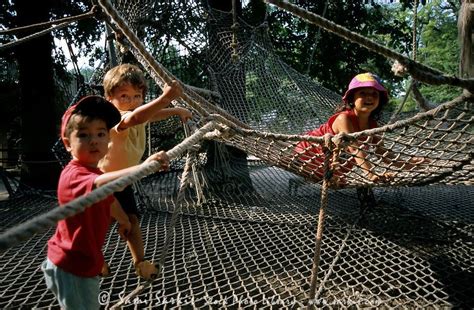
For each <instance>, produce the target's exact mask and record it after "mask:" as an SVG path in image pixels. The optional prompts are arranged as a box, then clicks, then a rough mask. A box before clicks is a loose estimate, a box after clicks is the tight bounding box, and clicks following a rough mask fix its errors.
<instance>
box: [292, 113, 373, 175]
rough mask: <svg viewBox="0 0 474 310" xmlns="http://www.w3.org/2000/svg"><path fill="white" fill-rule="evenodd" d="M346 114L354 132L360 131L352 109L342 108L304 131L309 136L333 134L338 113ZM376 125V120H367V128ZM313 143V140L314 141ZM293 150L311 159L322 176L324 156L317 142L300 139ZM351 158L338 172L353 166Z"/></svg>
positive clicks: (302, 158) (302, 157)
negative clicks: (322, 121) (319, 123)
mask: <svg viewBox="0 0 474 310" xmlns="http://www.w3.org/2000/svg"><path fill="white" fill-rule="evenodd" d="M343 113H344V114H347V116H348V117H349V119H350V121H351V123H352V127H353V128H354V132H357V131H360V127H359V122H358V119H357V115H355V114H354V111H353V110H344V111H342V112H339V113H336V114H334V115H332V116H331V117H330V118H329V119H328V121H327V122H326V123H324V124H322V125H321V126H319V127H318V128H316V129H314V130H311V131H308V132H306V133H305V135H309V136H316V137H322V136H324V135H325V134H327V133H329V134H331V135H335V133H334V130H332V125H333V124H334V121H335V120H336V118H337V117H338V116H339V115H340V114H343ZM376 127H378V125H377V122H376V121H374V120H372V119H371V120H369V128H370V129H371V128H376ZM314 143H315V142H314ZM295 152H297V153H299V154H301V155H300V156H299V158H300V159H301V160H309V159H311V162H312V165H313V169H317V170H320V171H316V173H317V174H318V175H319V176H320V177H322V169H323V166H322V165H323V161H324V156H323V150H322V148H321V147H320V146H319V145H318V144H316V143H315V144H313V143H312V142H309V141H301V142H299V143H298V144H297V145H296V147H295ZM352 162H353V158H351V160H350V161H348V162H346V163H345V164H344V167H342V168H341V169H340V170H341V171H339V173H345V172H347V171H349V170H350V169H351V168H352V166H353V163H352Z"/></svg>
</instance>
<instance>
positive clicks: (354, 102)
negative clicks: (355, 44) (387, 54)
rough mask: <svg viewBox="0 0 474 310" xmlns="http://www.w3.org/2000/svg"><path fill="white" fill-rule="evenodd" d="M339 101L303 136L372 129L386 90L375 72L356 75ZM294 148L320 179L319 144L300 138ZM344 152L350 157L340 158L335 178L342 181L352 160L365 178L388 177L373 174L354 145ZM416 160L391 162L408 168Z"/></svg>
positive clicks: (321, 158)
mask: <svg viewBox="0 0 474 310" xmlns="http://www.w3.org/2000/svg"><path fill="white" fill-rule="evenodd" d="M342 100H343V103H342V104H341V105H340V106H339V107H338V109H337V110H336V113H335V114H334V115H333V116H331V117H330V118H329V120H328V121H327V122H326V123H324V124H323V125H321V126H320V127H319V128H317V129H315V130H312V131H309V132H307V133H306V135H310V136H324V135H325V134H327V133H329V134H331V135H336V134H339V133H343V132H344V133H353V132H358V131H362V130H366V129H371V128H376V127H377V120H378V119H379V117H380V114H381V111H382V109H383V107H384V106H385V105H386V104H387V102H388V92H387V90H386V89H385V87H383V86H382V84H381V83H380V80H379V78H378V77H377V76H376V75H374V74H372V73H362V74H358V75H356V76H355V77H354V78H353V79H352V80H351V82H350V84H349V87H348V89H347V91H346V93H345V94H344V96H343V97H342ZM359 139H360V140H361V142H362V143H364V142H365V143H369V142H370V143H371V144H376V143H378V142H379V140H380V138H378V137H363V138H359ZM369 139H370V140H369ZM295 150H296V152H297V153H299V154H301V155H300V156H299V159H300V160H302V161H305V162H306V163H308V165H310V166H311V167H314V169H316V174H317V175H318V176H319V177H321V178H322V177H323V173H324V170H323V162H324V156H323V152H322V149H321V147H319V146H317V145H314V144H311V143H310V142H308V141H301V142H300V143H298V145H297V146H296V149H295ZM348 151H349V152H350V153H351V155H352V156H351V158H350V159H349V160H343V161H341V164H340V166H339V167H338V169H337V170H336V171H335V173H334V177H335V179H336V181H338V182H341V183H344V178H343V176H344V174H346V173H347V172H349V171H350V170H351V169H352V167H353V166H354V161H355V162H356V164H357V165H358V166H359V167H360V168H362V169H363V170H364V171H365V172H366V173H367V178H368V179H369V180H370V181H372V182H377V181H381V180H386V179H387V178H390V177H391V176H390V174H388V173H386V174H384V175H382V176H379V175H377V174H375V173H374V172H373V170H372V169H373V166H372V164H371V163H370V162H369V161H367V160H366V156H367V155H366V153H365V152H364V151H362V150H361V149H360V148H358V147H357V145H353V146H349V148H348ZM377 153H378V154H379V155H388V157H391V156H389V154H388V153H386V151H385V150H383V148H382V147H378V150H377ZM416 161H417V160H416V159H415V158H412V159H411V160H410V162H411V163H412V164H409V163H401V162H395V165H396V166H402V167H404V168H412V167H413V163H415V162H416Z"/></svg>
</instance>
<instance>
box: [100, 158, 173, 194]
mask: <svg viewBox="0 0 474 310" xmlns="http://www.w3.org/2000/svg"><path fill="white" fill-rule="evenodd" d="M153 160H155V161H159V162H160V164H161V167H160V168H161V170H168V168H169V158H168V155H167V154H166V152H164V151H160V152H158V153H156V154H153V155H151V156H150V157H148V158H147V159H146V160H145V162H144V163H142V164H141V165H143V164H145V163H148V162H150V161H153ZM141 165H136V166H132V167H128V168H125V169H121V170H117V171H110V172H106V173H104V174H101V175H99V176H98V177H97V178H96V179H95V181H94V185H95V187H100V186H104V185H105V184H107V183H109V182H112V181H114V180H116V179H118V178H121V177H123V176H126V175H129V174H130V173H133V172H135V171H137V170H138V169H139V168H140V166H141Z"/></svg>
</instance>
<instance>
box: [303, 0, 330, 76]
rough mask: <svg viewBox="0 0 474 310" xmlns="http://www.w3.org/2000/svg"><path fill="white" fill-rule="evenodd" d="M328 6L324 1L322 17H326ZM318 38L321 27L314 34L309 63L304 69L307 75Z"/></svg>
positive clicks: (327, 2)
mask: <svg viewBox="0 0 474 310" xmlns="http://www.w3.org/2000/svg"><path fill="white" fill-rule="evenodd" d="M328 6H329V1H326V2H325V3H324V9H323V15H322V17H325V16H326V11H327V9H328ZM320 38H321V27H319V28H318V33H317V34H316V37H315V38H314V44H313V46H312V48H311V55H310V56H309V62H308V67H307V68H306V74H309V71H310V70H311V66H312V65H313V59H314V53H315V52H316V47H317V46H318V42H319V39H320Z"/></svg>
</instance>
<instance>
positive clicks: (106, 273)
mask: <svg viewBox="0 0 474 310" xmlns="http://www.w3.org/2000/svg"><path fill="white" fill-rule="evenodd" d="M111 274H112V272H111V271H110V267H109V264H107V262H104V265H103V266H102V270H101V271H100V274H99V276H101V277H108V276H110V275H111Z"/></svg>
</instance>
